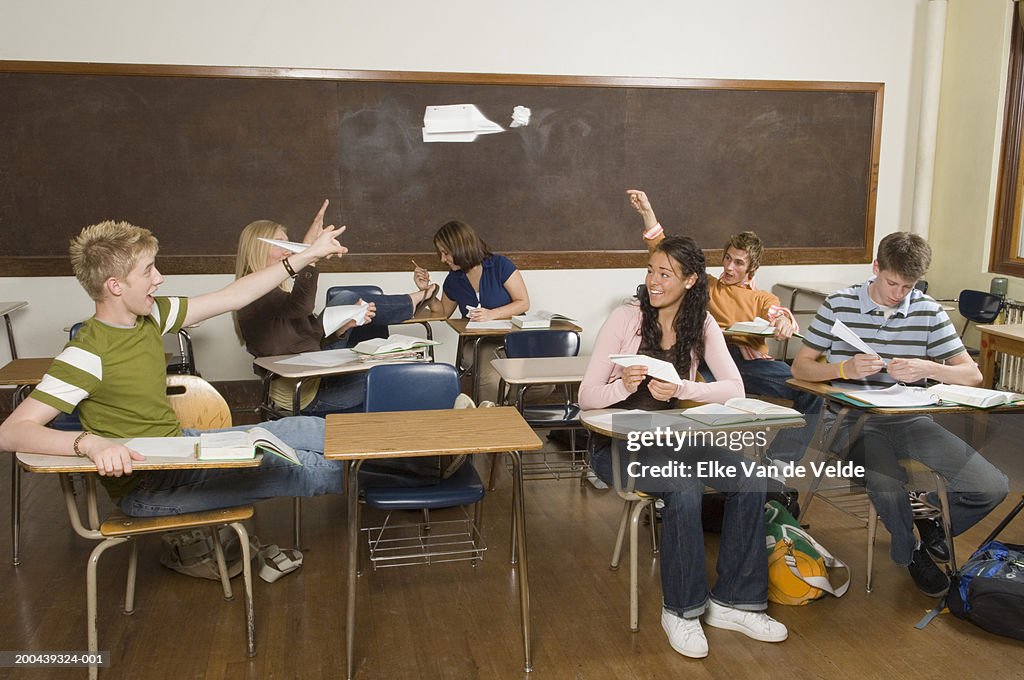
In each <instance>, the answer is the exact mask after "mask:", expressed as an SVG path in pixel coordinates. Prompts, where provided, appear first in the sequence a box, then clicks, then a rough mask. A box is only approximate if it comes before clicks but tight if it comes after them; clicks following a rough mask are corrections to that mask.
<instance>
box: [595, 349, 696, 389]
mask: <svg viewBox="0 0 1024 680" xmlns="http://www.w3.org/2000/svg"><path fill="white" fill-rule="evenodd" d="M608 358H609V359H610V360H611V362H612V363H613V364H618V365H619V366H626V367H628V366H645V367H646V368H647V375H649V376H651V377H652V378H657V379H658V380H664V381H665V382H667V383H672V384H673V385H682V384H683V379H682V378H680V377H679V373H678V372H677V371H676V367H675V366H673V365H672V364H670V363H669V362H667V361H662V360H661V359H655V358H653V357H647V356H644V355H642V354H610V355H609V356H608Z"/></svg>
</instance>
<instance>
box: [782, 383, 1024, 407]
mask: <svg viewBox="0 0 1024 680" xmlns="http://www.w3.org/2000/svg"><path fill="white" fill-rule="evenodd" d="M786 384H787V385H789V386H790V387H792V388H794V389H797V390H800V391H801V392H810V393H811V394H815V395H817V396H819V397H822V398H823V399H831V400H833V401H836V402H838V403H840V404H842V405H843V406H849V407H851V408H855V409H858V410H860V411H865V412H867V413H874V414H880V415H889V416H920V415H931V414H934V413H991V412H993V411H1019V410H1021V408H1022V405H1021V404H1003V405H1002V406H996V407H994V408H976V407H974V406H964V405H962V404H934V405H932V406H913V407H905V408H898V407H893V406H869V405H867V404H865V405H864V406H860V405H857V404H852V403H850V402H847V401H844V400H841V399H837V398H836V396H835V395H837V394H844V392H845V390H842V389H840V388H838V387H832V385H830V384H829V383H827V382H808V381H806V380H797V379H796V378H790V379H789V380H787V381H786Z"/></svg>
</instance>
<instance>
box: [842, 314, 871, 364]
mask: <svg viewBox="0 0 1024 680" xmlns="http://www.w3.org/2000/svg"><path fill="white" fill-rule="evenodd" d="M832 335H834V336H835V337H837V338H839V339H840V340H842V341H843V342H845V343H846V344H848V345H851V346H852V347H853V348H854V349H855V350H857V351H859V352H862V353H864V354H870V355H872V356H878V352H876V351H875V350H873V349H871V348H870V347H868V345H867V343H866V342H864V341H863V340H861V339H860V337H858V336H857V334H856V333H854V332H853V331H852V330H850V327H849V326H847V325H846V324H845V323H843V322H842V321H840V320H839V319H836V320H835V322H834V323H833V324H832Z"/></svg>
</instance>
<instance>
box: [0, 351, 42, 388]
mask: <svg viewBox="0 0 1024 680" xmlns="http://www.w3.org/2000/svg"><path fill="white" fill-rule="evenodd" d="M52 363H53V357H33V358H31V359H14V360H13V361H11V362H9V363H8V364H6V365H5V366H4V367H3V368H0V385H38V384H39V381H40V380H42V379H43V376H44V375H46V369H48V368H49V367H50V364H52Z"/></svg>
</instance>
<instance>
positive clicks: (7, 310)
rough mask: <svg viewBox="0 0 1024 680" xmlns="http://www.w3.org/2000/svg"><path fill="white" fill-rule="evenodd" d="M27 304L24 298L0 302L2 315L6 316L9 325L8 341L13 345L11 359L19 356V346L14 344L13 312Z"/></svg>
mask: <svg viewBox="0 0 1024 680" xmlns="http://www.w3.org/2000/svg"><path fill="white" fill-rule="evenodd" d="M27 306H28V303H27V302H25V301H23V300H18V301H15V302H0V316H3V317H4V324H5V325H6V326H7V342H8V343H9V344H10V346H11V359H17V358H18V348H17V347H16V346H15V345H14V327H13V326H12V325H11V312H14V311H17V310H19V309H21V308H22V307H27Z"/></svg>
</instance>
